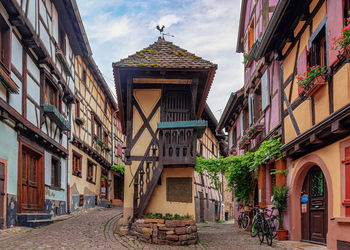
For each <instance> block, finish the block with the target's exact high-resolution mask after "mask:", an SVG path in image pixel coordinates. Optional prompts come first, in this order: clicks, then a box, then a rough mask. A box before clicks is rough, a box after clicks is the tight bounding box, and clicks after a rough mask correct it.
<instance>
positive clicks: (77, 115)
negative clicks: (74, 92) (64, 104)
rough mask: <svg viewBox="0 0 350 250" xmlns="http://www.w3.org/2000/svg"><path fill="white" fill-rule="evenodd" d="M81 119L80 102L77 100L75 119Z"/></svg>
mask: <svg viewBox="0 0 350 250" xmlns="http://www.w3.org/2000/svg"><path fill="white" fill-rule="evenodd" d="M78 117H80V102H79V101H78V100H77V101H76V102H75V118H78Z"/></svg>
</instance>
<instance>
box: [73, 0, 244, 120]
mask: <svg viewBox="0 0 350 250" xmlns="http://www.w3.org/2000/svg"><path fill="white" fill-rule="evenodd" d="M77 3H78V7H79V10H80V14H81V17H82V19H83V23H84V27H85V30H86V33H87V36H88V39H89V42H90V46H91V49H92V53H93V58H94V59H95V61H96V63H97V65H98V67H99V69H100V70H101V72H102V74H103V76H104V78H105V80H106V82H107V83H108V84H109V86H110V88H111V91H112V92H113V94H115V88H114V79H113V72H112V62H116V61H119V60H120V59H123V58H126V57H128V56H129V55H131V54H134V53H135V52H136V51H139V50H142V49H143V48H146V47H148V46H149V45H150V44H152V43H154V42H155V41H156V40H157V39H158V36H159V31H158V30H156V28H155V27H156V26H157V24H159V25H165V33H169V34H171V35H173V36H174V37H170V36H166V37H165V39H166V40H168V41H171V42H173V43H174V44H175V45H178V46H180V47H181V48H183V49H186V50H187V51H189V52H191V53H194V54H196V55H197V56H200V57H202V58H203V59H206V60H209V61H211V62H213V63H216V64H218V70H217V72H216V76H215V78H214V81H213V84H212V87H211V90H210V93H209V96H208V99H207V102H208V104H209V106H210V108H211V110H212V111H213V113H214V114H215V116H216V117H217V119H218V120H219V119H220V116H221V113H222V112H223V110H224V108H225V105H226V103H227V100H228V98H229V96H230V93H231V92H234V91H237V90H238V89H240V88H241V87H242V86H243V64H242V61H243V57H242V54H238V53H236V40H237V34H238V25H239V15H240V5H241V1H240V0H77Z"/></svg>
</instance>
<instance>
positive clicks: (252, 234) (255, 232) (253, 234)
mask: <svg viewBox="0 0 350 250" xmlns="http://www.w3.org/2000/svg"><path fill="white" fill-rule="evenodd" d="M255 226H256V220H254V222H253V224H252V227H251V228H250V236H251V237H255V236H256V235H257V234H258V232H257V230H256V229H255Z"/></svg>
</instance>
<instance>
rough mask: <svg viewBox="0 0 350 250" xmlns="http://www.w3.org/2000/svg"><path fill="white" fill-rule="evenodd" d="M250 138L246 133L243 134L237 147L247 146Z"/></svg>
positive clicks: (243, 147)
mask: <svg viewBox="0 0 350 250" xmlns="http://www.w3.org/2000/svg"><path fill="white" fill-rule="evenodd" d="M249 144H250V140H249V138H248V136H247V135H243V137H242V139H241V140H240V141H239V146H238V148H239V149H245V148H246V147H247V146H249Z"/></svg>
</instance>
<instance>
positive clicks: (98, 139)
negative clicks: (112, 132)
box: [95, 137, 103, 146]
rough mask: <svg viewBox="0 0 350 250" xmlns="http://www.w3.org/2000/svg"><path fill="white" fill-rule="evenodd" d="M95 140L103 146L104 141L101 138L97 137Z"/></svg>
mask: <svg viewBox="0 0 350 250" xmlns="http://www.w3.org/2000/svg"><path fill="white" fill-rule="evenodd" d="M95 140H96V143H97V144H98V145H100V146H103V141H102V140H101V139H100V138H97V137H96V138H95Z"/></svg>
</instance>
